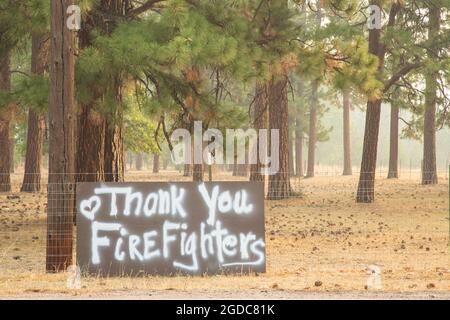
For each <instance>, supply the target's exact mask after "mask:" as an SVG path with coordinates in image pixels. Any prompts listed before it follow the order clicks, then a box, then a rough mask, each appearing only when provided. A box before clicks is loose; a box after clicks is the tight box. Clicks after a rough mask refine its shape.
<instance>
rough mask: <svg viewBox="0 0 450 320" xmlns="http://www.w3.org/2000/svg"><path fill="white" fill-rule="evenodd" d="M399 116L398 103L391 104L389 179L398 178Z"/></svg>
mask: <svg viewBox="0 0 450 320" xmlns="http://www.w3.org/2000/svg"><path fill="white" fill-rule="evenodd" d="M398 115H399V108H398V105H397V101H395V100H393V101H392V102H391V124H390V139H389V142H390V146H389V170H388V176H387V177H388V179H396V178H398Z"/></svg>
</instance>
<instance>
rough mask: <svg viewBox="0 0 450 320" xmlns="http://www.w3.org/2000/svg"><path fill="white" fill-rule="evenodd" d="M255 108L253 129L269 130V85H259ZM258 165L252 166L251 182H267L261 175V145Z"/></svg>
mask: <svg viewBox="0 0 450 320" xmlns="http://www.w3.org/2000/svg"><path fill="white" fill-rule="evenodd" d="M255 95H256V97H255V108H254V110H253V127H254V128H255V129H256V130H257V131H258V141H259V130H261V129H267V128H268V111H269V109H268V94H267V85H266V84H261V83H257V84H256V88H255ZM255 147H256V163H255V164H251V165H250V181H262V182H264V181H265V175H263V174H261V170H262V169H263V166H262V163H261V160H263V159H260V155H259V143H257V144H256V146H255Z"/></svg>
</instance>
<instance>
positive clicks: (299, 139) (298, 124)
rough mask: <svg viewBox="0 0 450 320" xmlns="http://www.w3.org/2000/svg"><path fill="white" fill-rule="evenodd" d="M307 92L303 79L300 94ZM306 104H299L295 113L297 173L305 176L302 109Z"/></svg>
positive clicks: (300, 83)
mask: <svg viewBox="0 0 450 320" xmlns="http://www.w3.org/2000/svg"><path fill="white" fill-rule="evenodd" d="M304 93H305V88H304V84H303V82H302V81H300V82H299V85H298V95H299V96H303V95H304ZM303 107H304V106H299V110H297V112H296V115H295V175H296V176H299V177H303V174H304V171H303V170H304V169H303V126H302V115H303V114H304V113H303V112H301V111H300V109H302V108H303Z"/></svg>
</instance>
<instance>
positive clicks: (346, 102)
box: [342, 89, 353, 176]
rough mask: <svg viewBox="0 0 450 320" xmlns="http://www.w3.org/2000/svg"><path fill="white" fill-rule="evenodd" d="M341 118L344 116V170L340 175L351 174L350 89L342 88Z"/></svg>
mask: <svg viewBox="0 0 450 320" xmlns="http://www.w3.org/2000/svg"><path fill="white" fill-rule="evenodd" d="M342 109H343V118H344V172H343V173H342V175H344V176H351V175H352V174H353V172H352V152H351V144H350V91H349V90H348V89H345V90H343V108H342Z"/></svg>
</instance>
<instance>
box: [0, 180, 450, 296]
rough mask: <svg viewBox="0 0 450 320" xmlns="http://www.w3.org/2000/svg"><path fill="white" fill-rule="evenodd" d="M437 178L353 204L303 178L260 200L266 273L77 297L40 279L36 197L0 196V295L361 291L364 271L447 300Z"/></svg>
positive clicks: (130, 285) (445, 222)
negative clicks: (291, 190)
mask: <svg viewBox="0 0 450 320" xmlns="http://www.w3.org/2000/svg"><path fill="white" fill-rule="evenodd" d="M170 176H171V177H172V178H171V179H173V178H175V177H178V175H176V173H170ZM149 177H150V176H146V175H140V179H139V180H148V179H149ZM164 178H165V179H167V178H168V176H167V175H166V176H164V177H163V176H160V177H154V176H152V179H153V180H155V179H164ZM222 178H223V177H222ZM440 178H441V179H440V182H441V184H439V185H438V186H431V187H424V186H420V185H419V184H418V182H417V180H416V179H410V178H407V179H400V180H386V179H378V180H377V186H376V187H377V189H376V191H377V200H376V202H375V203H374V204H356V203H355V201H354V196H355V195H354V192H355V190H356V183H357V178H356V177H317V178H313V179H305V180H302V182H301V184H302V191H303V194H304V196H303V198H302V199H289V200H285V201H271V202H266V222H267V223H266V229H267V231H266V232H267V235H266V237H267V238H266V242H267V273H266V274H260V275H251V276H212V277H147V278H140V279H131V278H109V279H99V278H83V279H82V285H83V288H82V289H81V290H80V291H78V292H76V293H74V292H73V291H71V290H68V289H66V279H67V275H65V274H59V275H46V274H45V273H44V272H43V270H44V262H45V214H44V211H45V195H44V194H38V195H24V194H17V195H19V196H20V198H19V199H8V198H7V196H8V195H0V239H1V242H0V296H15V295H24V294H31V295H33V294H35V295H42V294H56V295H61V296H64V295H67V294H69V295H71V294H77V295H80V294H81V295H93V296H96V295H101V294H104V293H108V292H109V293H111V294H114V293H120V292H123V290H133V291H136V292H146V291H147V292H149V291H159V290H169V291H173V292H187V296H189V292H196V291H201V292H206V293H207V292H208V290H209V291H211V292H217V291H219V292H220V290H223V291H228V292H235V291H239V290H242V291H243V292H246V290H247V291H248V290H256V291H257V292H280V291H284V292H287V293H289V292H296V291H306V292H308V291H311V292H316V291H318V292H325V291H333V292H335V291H337V292H339V291H340V292H346V291H351V290H356V291H364V290H365V288H364V287H365V285H366V279H367V274H366V271H365V268H366V267H367V266H368V265H371V264H376V265H379V266H380V267H381V269H382V282H383V289H382V291H384V292H423V291H430V292H431V291H432V292H447V293H448V292H450V265H449V262H450V259H449V218H448V216H449V211H448V210H449V209H448V208H449V203H448V201H449V199H448V192H449V191H448V180H447V179H446V177H444V176H442V177H440ZM17 179H18V177H17ZM15 182H16V183H18V182H19V181H18V180H17V181H15Z"/></svg>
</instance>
